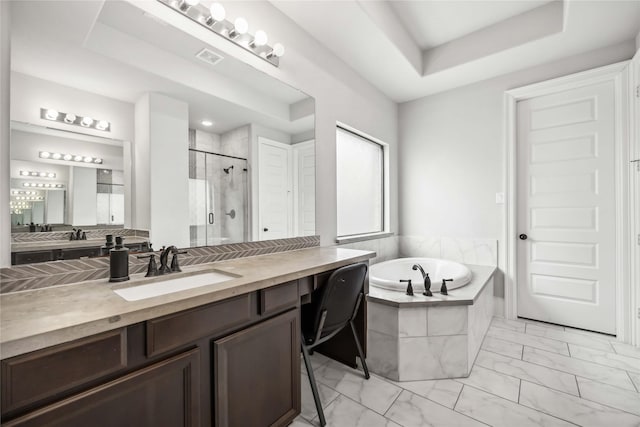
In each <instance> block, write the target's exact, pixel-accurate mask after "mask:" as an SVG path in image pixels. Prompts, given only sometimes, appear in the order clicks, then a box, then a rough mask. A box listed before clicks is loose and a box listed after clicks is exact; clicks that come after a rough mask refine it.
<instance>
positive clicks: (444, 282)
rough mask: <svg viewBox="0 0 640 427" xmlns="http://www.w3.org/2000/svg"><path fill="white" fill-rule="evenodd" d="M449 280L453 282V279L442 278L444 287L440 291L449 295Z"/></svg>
mask: <svg viewBox="0 0 640 427" xmlns="http://www.w3.org/2000/svg"><path fill="white" fill-rule="evenodd" d="M447 282H453V279H442V287H441V288H440V293H441V294H442V295H449V292H448V291H447Z"/></svg>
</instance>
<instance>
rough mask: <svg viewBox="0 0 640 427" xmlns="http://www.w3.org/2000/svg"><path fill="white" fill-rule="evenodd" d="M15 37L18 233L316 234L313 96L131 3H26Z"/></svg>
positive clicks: (178, 238) (207, 241)
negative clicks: (79, 230) (42, 227)
mask: <svg viewBox="0 0 640 427" xmlns="http://www.w3.org/2000/svg"><path fill="white" fill-rule="evenodd" d="M11 42H12V57H11V68H12V75H11V195H10V197H11V209H12V225H13V226H14V227H15V228H14V230H13V231H14V232H16V233H17V232H20V233H24V232H28V231H29V230H28V227H26V228H25V225H26V224H30V223H34V224H39V225H42V224H48V225H50V226H51V228H52V230H53V233H56V231H58V232H60V231H68V230H70V229H71V228H72V227H76V228H82V229H85V230H92V229H122V228H123V229H126V230H139V231H141V234H142V235H144V233H145V232H148V240H149V241H151V242H153V245H154V248H156V249H157V248H159V247H160V246H163V245H176V246H178V247H195V246H211V245H217V244H223V243H237V242H244V241H254V240H266V239H276V238H286V237H295V236H305V235H313V234H315V141H314V122H315V116H314V114H315V103H314V100H313V99H312V98H310V97H309V96H307V95H305V94H304V93H302V92H300V91H298V90H296V89H294V88H291V87H289V86H287V85H285V84H283V83H282V82H279V81H277V80H275V79H274V78H272V77H270V76H268V75H266V74H264V73H261V72H259V71H257V70H256V69H253V68H252V67H250V66H248V65H246V64H245V63H242V62H241V61H238V60H236V59H234V58H231V57H223V56H222V55H221V54H220V53H219V52H217V51H216V50H215V49H214V48H212V47H211V46H208V45H207V44H206V43H204V42H202V41H201V40H199V39H197V38H195V37H193V36H192V35H189V34H186V33H183V32H182V31H180V30H178V29H176V28H174V27H171V26H169V25H167V24H165V23H162V22H160V21H158V20H157V19H155V18H154V17H153V16H151V15H149V14H146V13H143V12H142V11H141V10H139V9H137V8H136V7H135V6H133V5H131V4H129V3H126V2H120V1H108V2H102V1H84V2H47V1H42V2H37V1H28V2H15V3H14V4H13V5H12V40H11ZM168 63H171V67H166V66H164V65H165V64H168ZM84 118H91V123H90V124H88V125H87V123H88V121H85V122H83V119H84ZM105 123H106V125H105ZM37 230H38V231H36V232H37V233H46V232H40V231H39V230H40V228H37ZM58 234H59V233H58ZM113 234H117V231H116V232H114V233H113ZM14 236H17V234H15V235H14ZM43 236H44V234H43ZM42 239H44V237H42ZM14 240H15V239H13V240H12V241H14ZM71 243H72V242H69V243H68V244H71Z"/></svg>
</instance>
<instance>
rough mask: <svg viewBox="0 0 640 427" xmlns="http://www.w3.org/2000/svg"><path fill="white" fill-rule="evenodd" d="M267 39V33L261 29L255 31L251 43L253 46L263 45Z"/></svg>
mask: <svg viewBox="0 0 640 427" xmlns="http://www.w3.org/2000/svg"><path fill="white" fill-rule="evenodd" d="M268 41H269V38H268V37H267V33H265V32H264V31H262V30H258V31H256V35H255V37H254V38H253V42H252V43H251V44H252V45H254V46H264V45H265V44H267V42H268Z"/></svg>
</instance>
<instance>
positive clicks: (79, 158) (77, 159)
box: [73, 156, 82, 162]
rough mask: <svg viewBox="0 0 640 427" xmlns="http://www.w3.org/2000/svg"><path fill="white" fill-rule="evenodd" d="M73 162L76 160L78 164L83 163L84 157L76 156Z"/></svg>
mask: <svg viewBox="0 0 640 427" xmlns="http://www.w3.org/2000/svg"><path fill="white" fill-rule="evenodd" d="M73 160H75V161H76V162H81V161H82V156H75V157H74V158H73Z"/></svg>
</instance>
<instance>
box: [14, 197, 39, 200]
mask: <svg viewBox="0 0 640 427" xmlns="http://www.w3.org/2000/svg"><path fill="white" fill-rule="evenodd" d="M16 200H44V197H38V196H18V197H16Z"/></svg>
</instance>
